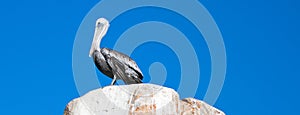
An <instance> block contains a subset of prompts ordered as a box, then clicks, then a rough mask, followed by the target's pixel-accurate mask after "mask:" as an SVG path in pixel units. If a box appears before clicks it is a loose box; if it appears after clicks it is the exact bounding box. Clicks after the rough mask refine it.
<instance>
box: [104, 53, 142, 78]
mask: <svg viewBox="0 0 300 115" xmlns="http://www.w3.org/2000/svg"><path fill="white" fill-rule="evenodd" d="M108 50H109V51H110V52H111V55H112V57H115V58H116V59H118V60H120V62H123V63H124V64H125V65H127V66H128V67H129V68H130V69H132V70H134V71H135V72H137V73H138V74H139V75H138V76H139V79H141V80H142V79H143V73H142V71H141V70H140V68H139V67H138V65H137V64H136V62H135V61H134V60H133V59H131V58H130V57H129V56H127V55H125V54H123V53H121V52H118V51H115V50H111V49H108Z"/></svg>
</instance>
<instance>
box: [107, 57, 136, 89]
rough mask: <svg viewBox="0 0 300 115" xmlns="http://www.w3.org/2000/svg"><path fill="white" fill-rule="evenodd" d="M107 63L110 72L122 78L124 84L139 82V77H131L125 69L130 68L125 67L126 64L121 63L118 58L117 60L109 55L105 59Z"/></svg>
mask: <svg viewBox="0 0 300 115" xmlns="http://www.w3.org/2000/svg"><path fill="white" fill-rule="evenodd" d="M107 62H108V65H109V66H110V67H111V68H112V72H113V74H114V75H116V76H117V77H118V78H120V79H122V80H123V81H124V82H125V84H134V83H141V79H139V78H133V77H131V76H130V75H128V73H126V71H128V70H126V69H130V68H128V67H126V66H127V65H125V64H123V63H121V62H120V61H119V60H117V59H116V58H114V57H111V58H109V59H108V60H107Z"/></svg>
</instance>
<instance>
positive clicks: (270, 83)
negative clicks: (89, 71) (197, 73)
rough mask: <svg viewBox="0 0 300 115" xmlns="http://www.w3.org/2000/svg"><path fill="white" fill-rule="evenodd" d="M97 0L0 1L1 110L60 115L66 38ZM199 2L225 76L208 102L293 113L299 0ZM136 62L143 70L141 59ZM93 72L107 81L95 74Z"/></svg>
mask: <svg viewBox="0 0 300 115" xmlns="http://www.w3.org/2000/svg"><path fill="white" fill-rule="evenodd" d="M97 2H98V1H97V0H65V1H62V0H42V1H41V0H17V1H15V0H11V1H1V2H0V12H1V18H0V20H1V21H0V30H1V32H0V33H1V34H0V35H1V37H0V53H1V55H0V91H1V95H0V112H1V114H3V115H6V114H16V115H21V114H31V115H33V114H36V115H61V114H63V110H64V107H65V105H66V104H67V103H68V102H69V101H70V100H72V99H73V98H76V97H78V96H79V95H78V93H77V90H76V87H75V84H74V80H73V75H72V48H73V41H74V38H75V34H76V31H77V28H78V27H79V25H80V23H81V20H82V19H83V18H84V16H85V15H86V13H87V12H88V11H89V10H90V9H91V8H92V7H93V6H94V5H95V4H96V3H97ZM200 2H201V3H202V4H203V5H204V6H205V7H206V8H207V9H208V11H209V12H210V13H211V15H212V16H213V17H214V19H215V21H216V23H217V24H218V26H219V28H220V30H221V32H222V34H223V38H224V42H225V46H226V52H227V59H228V60H227V63H228V66H227V76H226V80H225V84H224V87H223V90H222V92H221V95H220V97H219V99H218V101H217V103H216V104H215V106H216V107H218V108H220V109H221V110H223V111H224V112H225V113H227V114H228V115H253V114H259V115H277V114H278V115H282V114H284V115H289V114H296V113H298V112H297V110H298V108H299V103H300V99H299V97H300V94H299V88H300V85H299V81H300V78H299V77H300V70H299V69H300V67H299V66H300V35H299V30H300V29H299V26H300V22H299V20H300V13H299V11H300V2H299V1H297V0H281V1H279V0H231V1H228V0H223V1H220V0H218V1H217V0H201V1H200ZM116 4H117V3H116ZM147 45H151V44H145V45H143V46H141V48H140V49H139V50H137V51H136V52H135V53H134V54H133V56H136V55H139V54H140V53H141V51H142V49H144V48H146V49H147V47H148V46H147ZM152 45H154V46H157V47H160V48H162V49H164V50H162V51H166V52H168V53H170V56H172V52H171V50H170V49H168V48H166V47H165V46H163V45H161V44H155V43H153V44H152ZM139 52H140V53H139ZM203 52H205V51H203ZM204 54H205V55H206V57H207V56H208V54H206V53H204ZM137 61H138V62H139V63H143V62H142V61H140V60H137ZM203 63H204V66H206V68H203V69H204V70H201V71H208V72H207V74H209V69H207V68H209V63H207V64H206V63H205V62H203ZM148 66H149V65H148ZM141 68H144V70H146V68H147V64H145V66H142V67H141ZM167 69H171V70H172V69H175V70H176V69H178V68H176V67H175V68H167ZM146 73H147V72H146ZM99 74H100V73H99ZM205 76H207V75H204V77H203V79H204V81H201V83H203V84H204V85H203V87H204V88H199V92H197V95H196V97H199V98H201V97H202V96H203V92H202V91H205V86H206V85H207V82H208V80H209V78H208V77H205ZM99 77H100V78H101V79H102V78H103V79H106V80H109V79H108V78H105V77H104V76H103V75H101V74H100V75H99ZM147 79H149V78H146V80H147ZM201 79H202V78H201ZM174 82H175V83H176V82H178V81H176V80H174ZM168 83H169V84H165V85H167V86H170V87H175V88H176V87H177V86H176V84H172V80H169V81H168Z"/></svg>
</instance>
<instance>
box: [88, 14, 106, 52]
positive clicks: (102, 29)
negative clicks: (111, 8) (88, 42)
mask: <svg viewBox="0 0 300 115" xmlns="http://www.w3.org/2000/svg"><path fill="white" fill-rule="evenodd" d="M108 27H109V22H108V21H107V20H106V19H105V18H99V19H98V20H97V21H96V27H95V33H94V39H93V42H92V46H91V49H90V53H89V56H90V57H91V56H92V54H93V52H94V51H95V50H100V42H101V40H102V38H103V37H104V35H105V34H106V32H107V30H108Z"/></svg>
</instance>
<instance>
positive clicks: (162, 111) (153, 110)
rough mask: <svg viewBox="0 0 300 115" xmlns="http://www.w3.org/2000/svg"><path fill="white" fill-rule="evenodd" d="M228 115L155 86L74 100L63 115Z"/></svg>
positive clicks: (123, 87)
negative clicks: (181, 98)
mask: <svg viewBox="0 0 300 115" xmlns="http://www.w3.org/2000/svg"><path fill="white" fill-rule="evenodd" d="M154 114H157V115H190V114H195V115H200V114H201V115H225V114H224V113H223V112H222V111H220V110H218V109H216V108H214V107H212V106H210V105H208V104H206V103H204V102H202V101H200V100H196V99H193V98H187V99H183V100H182V101H181V100H180V99H179V96H178V94H177V93H176V92H175V91H174V90H173V89H170V88H166V87H162V86H158V85H153V84H132V85H119V86H107V87H104V88H102V89H101V88H100V89H96V90H93V91H90V92H89V93H87V94H85V95H84V96H82V97H80V98H77V99H74V100H72V101H71V102H70V103H69V104H68V105H67V107H66V108H65V111H64V115H154Z"/></svg>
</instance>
